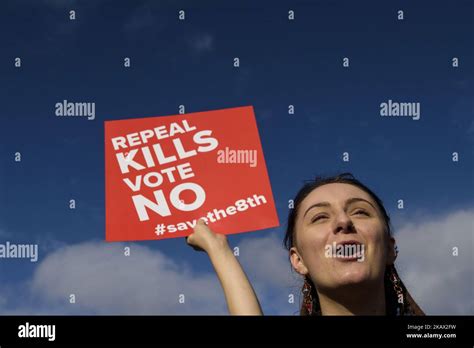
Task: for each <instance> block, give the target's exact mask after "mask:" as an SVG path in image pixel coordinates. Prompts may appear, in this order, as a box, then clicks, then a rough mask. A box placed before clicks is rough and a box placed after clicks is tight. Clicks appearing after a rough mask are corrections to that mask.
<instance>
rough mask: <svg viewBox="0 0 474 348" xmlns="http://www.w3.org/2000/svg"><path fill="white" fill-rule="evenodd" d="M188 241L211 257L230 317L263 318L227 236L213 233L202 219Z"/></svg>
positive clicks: (255, 296)
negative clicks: (256, 316)
mask: <svg viewBox="0 0 474 348" xmlns="http://www.w3.org/2000/svg"><path fill="white" fill-rule="evenodd" d="M186 241H187V243H188V244H189V245H190V246H192V247H193V249H194V250H199V251H205V252H206V253H207V254H208V255H209V258H210V259H211V263H212V265H213V266H214V269H215V270H216V273H217V277H218V278H219V281H220V283H221V285H222V288H223V289H224V295H225V298H226V301H227V307H228V308H229V313H230V314H231V315H263V313H262V309H261V307H260V303H259V302H258V299H257V295H256V294H255V291H254V290H253V287H252V285H251V284H250V282H249V280H248V278H247V276H246V275H245V272H244V270H243V269H242V266H241V265H240V263H239V261H238V260H237V258H236V257H235V255H234V253H233V252H232V250H231V249H230V247H229V244H228V243H227V237H226V236H225V235H224V234H219V233H214V232H213V231H211V229H210V228H209V227H208V226H207V225H206V224H205V223H204V221H203V220H199V221H198V222H197V224H196V227H195V228H194V233H193V234H191V235H189V236H188V237H187V238H186Z"/></svg>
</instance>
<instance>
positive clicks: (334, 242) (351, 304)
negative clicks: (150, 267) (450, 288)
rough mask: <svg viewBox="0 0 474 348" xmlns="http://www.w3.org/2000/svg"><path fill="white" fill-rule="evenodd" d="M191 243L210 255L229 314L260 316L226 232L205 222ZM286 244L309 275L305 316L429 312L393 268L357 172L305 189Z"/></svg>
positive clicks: (375, 209)
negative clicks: (409, 290)
mask: <svg viewBox="0 0 474 348" xmlns="http://www.w3.org/2000/svg"><path fill="white" fill-rule="evenodd" d="M187 243H188V244H189V245H191V246H192V247H193V248H194V249H196V250H203V251H206V252H207V254H208V255H209V257H210V259H211V262H212V264H213V266H214V268H215V270H216V273H217V276H218V278H219V281H220V282H221V285H222V287H223V289H224V293H225V297H226V300H227V304H228V307H229V312H230V314H237V315H244V314H245V315H247V314H248V315H262V310H261V307H260V304H259V302H258V299H257V296H256V295H255V292H254V290H253V288H252V286H251V284H250V282H249V281H248V278H247V277H246V275H245V273H244V271H243V270H242V268H241V266H240V264H239V262H238V261H237V259H236V258H235V256H234V254H233V253H232V251H231V249H230V247H229V245H228V243H227V238H226V236H225V235H223V234H216V233H213V232H212V231H211V230H210V229H209V228H208V227H207V226H206V224H205V223H204V222H203V221H202V220H200V221H199V222H198V224H197V225H196V227H195V229H194V233H193V234H191V235H190V236H188V237H187ZM284 243H285V246H286V247H287V249H288V252H289V258H290V262H291V265H292V268H293V269H294V270H295V271H296V272H298V273H299V274H300V275H301V276H302V277H303V278H304V285H303V289H302V292H303V301H302V302H303V303H302V305H301V310H300V314H301V315H424V313H423V311H422V310H421V309H420V307H419V306H418V305H417V304H416V302H415V301H414V300H413V298H412V297H411V296H410V294H409V293H408V291H407V290H406V288H405V286H404V284H403V282H402V281H401V279H400V277H399V276H398V274H397V271H396V270H395V267H394V261H395V259H396V257H397V251H396V247H395V239H394V238H393V237H392V232H391V225H390V218H389V216H388V214H387V212H386V211H385V208H384V206H383V204H382V201H381V200H380V199H379V198H378V197H377V196H376V195H375V193H373V192H372V191H371V190H370V189H369V188H367V187H366V186H365V185H363V184H362V183H361V182H359V181H358V180H356V179H355V178H354V177H353V176H352V174H350V173H343V174H340V175H337V176H333V177H327V178H316V179H315V180H314V181H311V182H309V183H307V184H305V185H304V186H303V187H302V188H301V189H300V191H299V192H298V194H297V195H296V197H295V199H294V208H293V209H292V210H291V211H290V214H289V217H288V226H287V230H286V235H285V238H284Z"/></svg>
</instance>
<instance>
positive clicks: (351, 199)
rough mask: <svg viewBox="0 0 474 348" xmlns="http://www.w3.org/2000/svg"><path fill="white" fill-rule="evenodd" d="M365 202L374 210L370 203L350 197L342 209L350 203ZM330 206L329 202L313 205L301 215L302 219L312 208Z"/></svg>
mask: <svg viewBox="0 0 474 348" xmlns="http://www.w3.org/2000/svg"><path fill="white" fill-rule="evenodd" d="M360 201H362V202H366V203H369V204H370V205H371V206H372V208H374V209H375V207H374V205H373V204H372V203H370V202H369V201H368V200H366V199H364V198H359V197H352V198H349V199H348V200H347V201H346V203H345V204H344V209H345V208H347V206H348V205H349V204H352V203H355V202H360ZM330 206H331V204H330V203H329V202H319V203H315V204H313V205H311V206H310V207H309V208H308V209H306V212H305V213H304V215H303V218H304V217H305V216H306V214H307V213H308V211H310V210H311V209H313V208H317V207H330ZM375 211H377V209H375Z"/></svg>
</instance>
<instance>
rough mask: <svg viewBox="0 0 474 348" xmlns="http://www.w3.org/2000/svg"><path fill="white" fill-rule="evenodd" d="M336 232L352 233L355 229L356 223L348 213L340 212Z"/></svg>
mask: <svg viewBox="0 0 474 348" xmlns="http://www.w3.org/2000/svg"><path fill="white" fill-rule="evenodd" d="M334 231H335V233H339V232H343V233H352V232H354V231H355V228H354V224H353V223H352V220H351V219H350V218H349V217H348V216H347V214H339V215H338V217H337V218H336V226H335V229H334Z"/></svg>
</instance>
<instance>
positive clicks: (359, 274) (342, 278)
mask: <svg viewBox="0 0 474 348" xmlns="http://www.w3.org/2000/svg"><path fill="white" fill-rule="evenodd" d="M337 278H338V279H337V280H336V282H337V283H338V284H340V285H342V286H344V285H353V284H360V283H365V282H366V281H368V280H369V272H368V270H367V269H365V267H359V268H355V269H348V270H345V271H343V272H341V273H339V275H338V277H337Z"/></svg>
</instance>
